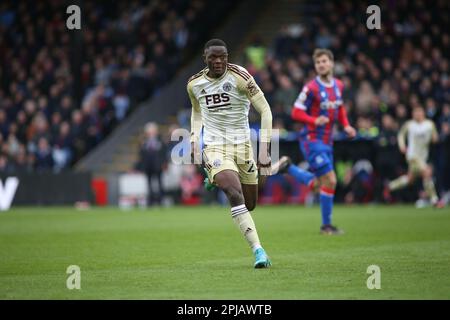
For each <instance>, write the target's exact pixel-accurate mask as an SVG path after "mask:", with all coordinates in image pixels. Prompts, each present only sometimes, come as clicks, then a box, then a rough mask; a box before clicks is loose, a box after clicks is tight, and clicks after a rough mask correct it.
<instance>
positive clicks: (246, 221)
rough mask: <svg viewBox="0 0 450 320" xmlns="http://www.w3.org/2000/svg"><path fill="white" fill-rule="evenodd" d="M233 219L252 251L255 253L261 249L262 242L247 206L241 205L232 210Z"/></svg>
mask: <svg viewBox="0 0 450 320" xmlns="http://www.w3.org/2000/svg"><path fill="white" fill-rule="evenodd" d="M231 217H232V218H233V221H234V223H235V224H236V225H237V226H238V228H239V230H240V231H241V233H242V235H243V236H244V237H245V239H246V240H247V242H248V244H249V246H250V247H251V248H252V251H253V252H255V251H256V250H258V249H259V248H262V247H261V242H260V241H259V237H258V232H257V231H256V226H255V222H254V221H253V218H252V216H251V214H250V212H248V210H247V207H246V206H245V204H241V205H239V206H236V207H232V208H231Z"/></svg>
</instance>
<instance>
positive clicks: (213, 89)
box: [187, 39, 272, 268]
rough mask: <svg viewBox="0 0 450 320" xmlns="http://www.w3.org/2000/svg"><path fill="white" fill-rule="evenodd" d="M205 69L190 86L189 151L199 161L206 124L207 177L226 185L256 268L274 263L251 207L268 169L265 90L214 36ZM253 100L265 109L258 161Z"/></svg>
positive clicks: (269, 126) (259, 108)
mask: <svg viewBox="0 0 450 320" xmlns="http://www.w3.org/2000/svg"><path fill="white" fill-rule="evenodd" d="M204 59H205V63H206V65H207V68H205V69H203V70H202V71H200V72H199V73H197V74H195V75H193V76H192V77H191V78H190V79H189V81H188V85H187V91H188V94H189V98H190V99H191V103H192V117H191V156H192V158H194V159H195V163H197V164H199V163H201V160H200V159H199V158H200V150H199V140H200V133H201V129H202V127H203V129H204V130H203V141H204V144H205V146H204V149H203V161H204V165H205V168H206V171H207V174H208V178H209V181H211V182H212V183H214V184H215V185H216V186H217V187H219V188H220V189H222V190H223V191H224V192H225V194H226V196H227V198H228V201H229V202H230V205H231V217H232V218H233V220H234V222H235V223H236V225H237V226H238V228H239V229H240V231H241V232H242V235H243V236H244V237H245V238H246V240H247V242H248V243H249V245H250V247H251V248H252V250H253V253H254V255H255V264H254V266H255V268H266V267H269V266H270V264H271V263H270V260H269V258H268V256H267V255H266V253H265V251H264V249H263V248H262V247H261V243H260V240H259V237H258V233H257V232H256V227H255V223H254V222H253V219H252V216H251V214H250V212H249V211H252V210H253V209H254V208H255V206H256V200H257V196H258V171H257V166H258V167H259V169H260V170H261V171H262V172H260V173H261V175H264V174H266V173H268V172H270V164H271V160H270V156H269V143H270V138H271V132H272V112H271V111H270V107H269V104H268V103H267V101H266V99H265V97H264V94H263V92H262V91H261V89H260V88H259V87H258V85H257V84H256V82H255V80H254V79H253V77H252V76H251V75H250V74H249V73H248V72H247V70H245V69H244V68H242V67H240V66H238V65H235V64H231V63H228V51H227V46H226V44H225V43H224V42H223V41H222V40H220V39H212V40H210V41H208V42H207V43H206V44H205V51H204ZM250 103H251V104H252V105H253V106H254V107H255V109H256V110H257V111H258V112H259V113H260V114H261V135H260V141H261V142H260V151H259V156H258V164H256V163H255V160H254V159H253V151H252V147H251V144H250V128H249V123H248V112H249V108H250Z"/></svg>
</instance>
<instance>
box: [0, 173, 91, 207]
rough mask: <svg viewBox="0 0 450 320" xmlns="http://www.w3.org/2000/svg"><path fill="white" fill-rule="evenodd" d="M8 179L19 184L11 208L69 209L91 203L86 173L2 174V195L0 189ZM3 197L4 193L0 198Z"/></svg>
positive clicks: (89, 183) (89, 175)
mask: <svg viewBox="0 0 450 320" xmlns="http://www.w3.org/2000/svg"><path fill="white" fill-rule="evenodd" d="M11 177H16V178H17V179H18V180H19V185H18V187H17V190H16V192H15V194H14V198H13V201H12V206H14V205H73V204H74V203H76V202H78V201H89V202H92V200H93V192H92V189H91V180H92V174H91V173H90V172H82V173H79V172H67V173H58V174H54V173H22V174H15V175H14V174H10V175H4V174H2V175H0V179H1V183H2V188H1V189H2V191H5V188H3V186H6V185H7V180H8V178H11ZM4 193H5V192H4ZM5 195H6V193H5V194H2V195H0V196H1V197H4V196H5Z"/></svg>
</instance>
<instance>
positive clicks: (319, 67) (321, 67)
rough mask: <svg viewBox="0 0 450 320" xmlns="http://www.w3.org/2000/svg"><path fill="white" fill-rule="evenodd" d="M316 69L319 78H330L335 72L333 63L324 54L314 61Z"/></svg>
mask: <svg viewBox="0 0 450 320" xmlns="http://www.w3.org/2000/svg"><path fill="white" fill-rule="evenodd" d="M314 67H315V68H316V72H317V73H318V74H319V76H328V75H329V74H331V71H332V70H333V61H332V60H331V59H330V58H328V56H327V55H325V54H323V55H321V56H318V57H317V58H316V60H314Z"/></svg>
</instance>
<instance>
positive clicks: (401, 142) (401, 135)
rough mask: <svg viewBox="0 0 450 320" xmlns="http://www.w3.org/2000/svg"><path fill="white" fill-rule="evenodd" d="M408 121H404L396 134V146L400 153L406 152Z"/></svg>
mask: <svg viewBox="0 0 450 320" xmlns="http://www.w3.org/2000/svg"><path fill="white" fill-rule="evenodd" d="M408 126H409V121H408V122H406V123H405V124H404V125H403V126H402V127H401V128H400V131H399V132H398V134H397V143H398V148H399V149H400V151H401V152H402V153H406V133H407V132H408Z"/></svg>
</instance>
